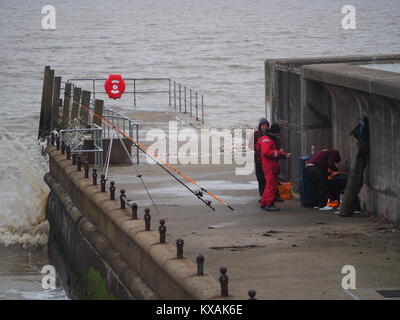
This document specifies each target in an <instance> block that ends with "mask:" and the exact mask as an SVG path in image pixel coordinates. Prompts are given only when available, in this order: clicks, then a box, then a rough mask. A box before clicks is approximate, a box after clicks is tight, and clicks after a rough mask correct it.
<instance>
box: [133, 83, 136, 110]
mask: <svg viewBox="0 0 400 320" xmlns="http://www.w3.org/2000/svg"><path fill="white" fill-rule="evenodd" d="M133 106H134V107H136V79H133Z"/></svg>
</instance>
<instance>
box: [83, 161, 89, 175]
mask: <svg viewBox="0 0 400 320" xmlns="http://www.w3.org/2000/svg"><path fill="white" fill-rule="evenodd" d="M83 169H84V170H85V178H89V162H88V161H87V160H86V161H85V164H84V165H83Z"/></svg>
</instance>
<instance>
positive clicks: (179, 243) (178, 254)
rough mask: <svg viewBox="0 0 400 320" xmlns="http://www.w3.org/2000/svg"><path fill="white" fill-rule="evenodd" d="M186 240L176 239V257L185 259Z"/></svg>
mask: <svg viewBox="0 0 400 320" xmlns="http://www.w3.org/2000/svg"><path fill="white" fill-rule="evenodd" d="M184 243H185V241H183V239H177V240H176V257H177V258H178V259H183V244H184Z"/></svg>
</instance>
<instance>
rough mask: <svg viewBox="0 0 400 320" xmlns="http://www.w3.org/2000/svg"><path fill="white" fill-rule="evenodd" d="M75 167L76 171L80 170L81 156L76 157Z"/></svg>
mask: <svg viewBox="0 0 400 320" xmlns="http://www.w3.org/2000/svg"><path fill="white" fill-rule="evenodd" d="M76 168H77V170H78V172H81V171H82V160H81V157H79V156H78V157H76Z"/></svg>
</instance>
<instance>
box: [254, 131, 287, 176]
mask: <svg viewBox="0 0 400 320" xmlns="http://www.w3.org/2000/svg"><path fill="white" fill-rule="evenodd" d="M257 147H258V148H259V150H260V156H261V162H262V165H263V168H268V169H272V172H273V174H279V159H280V158H282V157H286V156H287V153H286V152H281V151H280V150H278V149H277V148H276V144H275V142H274V141H273V140H272V139H271V138H269V137H266V136H262V137H260V138H259V139H258V141H257Z"/></svg>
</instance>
